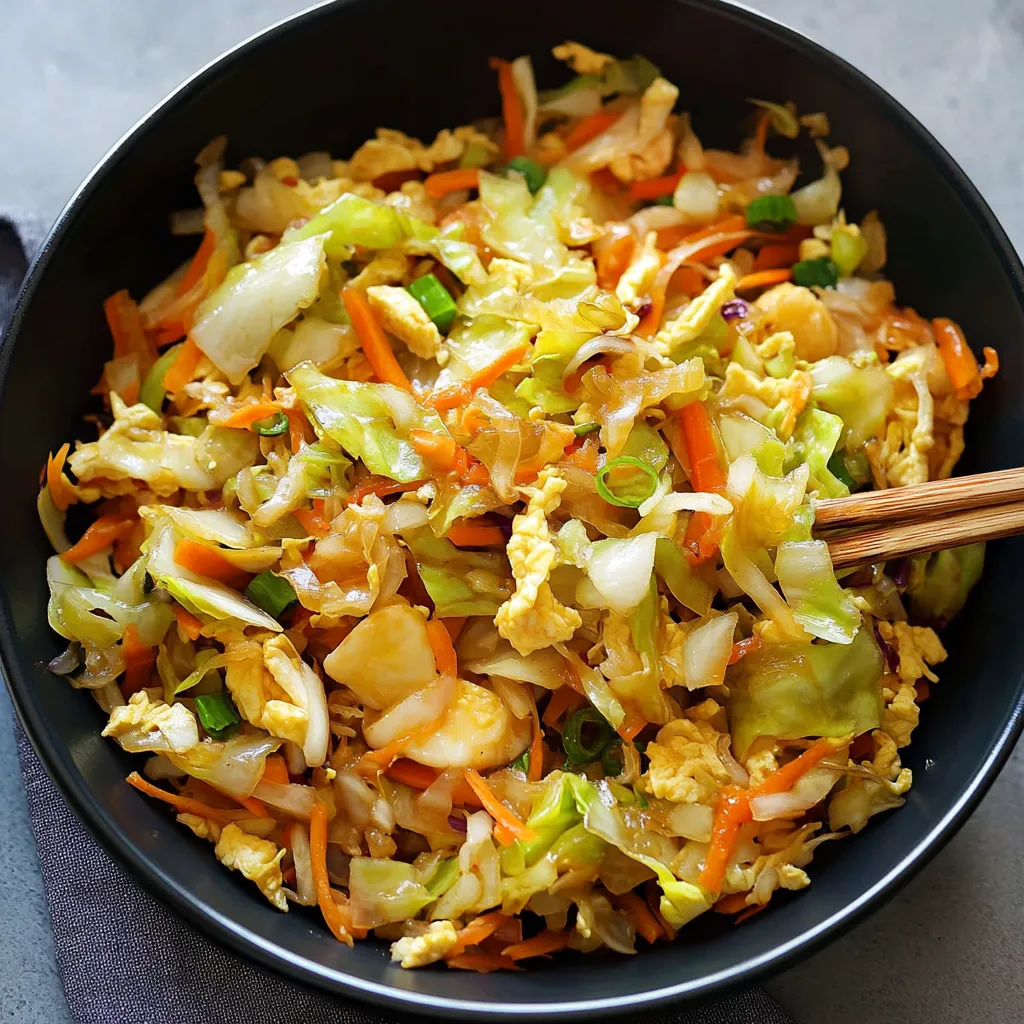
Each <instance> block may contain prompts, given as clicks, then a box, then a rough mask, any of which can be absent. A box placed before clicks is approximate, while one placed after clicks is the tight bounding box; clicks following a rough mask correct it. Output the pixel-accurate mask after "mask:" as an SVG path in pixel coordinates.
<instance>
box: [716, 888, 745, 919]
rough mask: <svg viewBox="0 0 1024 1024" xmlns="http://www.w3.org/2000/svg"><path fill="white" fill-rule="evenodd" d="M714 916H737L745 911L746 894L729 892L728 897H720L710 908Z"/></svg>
mask: <svg viewBox="0 0 1024 1024" xmlns="http://www.w3.org/2000/svg"><path fill="white" fill-rule="evenodd" d="M711 909H712V910H713V911H714V912H715V913H716V914H739V913H742V912H743V911H744V910H746V909H747V894H746V893H745V892H731V893H729V895H728V896H722V897H720V898H719V899H717V900H716V901H715V904H714V906H713V907H712V908H711Z"/></svg>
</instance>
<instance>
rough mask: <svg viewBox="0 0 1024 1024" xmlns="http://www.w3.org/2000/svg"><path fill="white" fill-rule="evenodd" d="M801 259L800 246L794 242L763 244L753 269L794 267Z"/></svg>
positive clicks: (755, 258)
mask: <svg viewBox="0 0 1024 1024" xmlns="http://www.w3.org/2000/svg"><path fill="white" fill-rule="evenodd" d="M798 259H800V246H799V245H795V244H794V243H792V242H783V243H781V244H772V243H770V244H768V245H762V246H761V248H760V250H758V253H757V255H756V256H755V257H754V266H753V268H752V269H753V270H774V269H775V268H777V267H792V266H793V264H794V263H796V262H797V260H798Z"/></svg>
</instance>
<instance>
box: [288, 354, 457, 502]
mask: <svg viewBox="0 0 1024 1024" xmlns="http://www.w3.org/2000/svg"><path fill="white" fill-rule="evenodd" d="M285 376H286V377H287V378H288V382H289V383H290V384H291V385H292V387H294V388H295V394H296V395H297V396H298V398H299V401H300V402H302V407H303V409H304V410H305V412H306V415H307V416H308V417H309V419H310V422H311V423H312V424H313V427H314V429H315V430H316V432H317V435H318V436H320V437H323V436H324V435H325V434H326V435H327V436H328V437H330V438H331V439H332V440H334V441H336V442H337V443H338V444H340V445H341V447H342V448H344V449H345V451H347V452H348V453H349V454H350V455H352V456H353V457H354V458H357V459H362V461H363V463H364V464H365V466H366V468H367V469H369V470H370V472H371V473H376V474H378V475H379V476H386V477H390V478H391V479H392V480H398V481H399V482H400V483H411V482H412V481H413V480H420V479H423V478H425V477H427V476H430V475H431V473H430V471H429V470H428V469H427V466H426V465H425V464H424V462H423V459H422V457H421V456H420V455H419V454H418V453H417V452H416V450H415V448H413V446H412V445H411V444H410V443H409V439H408V438H409V431H410V430H412V429H413V428H414V427H418V428H419V429H421V430H428V431H430V433H432V434H441V435H445V436H447V433H448V431H447V430H446V429H445V426H444V424H443V423H442V422H441V418H440V416H438V415H437V413H436V412H434V411H433V409H427V408H424V407H423V406H421V405H419V404H418V403H417V402H416V400H415V399H414V398H413V397H412V396H411V395H409V394H407V393H406V392H405V391H402V390H401V388H396V387H394V386H393V385H391V384H364V383H361V382H359V381H352V380H337V379H336V378H334V377H327V376H325V375H324V374H322V373H320V371H319V370H317V369H316V368H315V367H313V365H312V364H310V363H301V364H300V365H298V366H296V367H295V368H294V369H292V370H289V371H288V373H287V374H286V375H285Z"/></svg>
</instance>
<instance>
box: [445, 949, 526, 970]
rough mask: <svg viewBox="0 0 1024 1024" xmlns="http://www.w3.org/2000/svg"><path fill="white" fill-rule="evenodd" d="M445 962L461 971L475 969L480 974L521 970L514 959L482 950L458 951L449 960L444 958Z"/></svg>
mask: <svg viewBox="0 0 1024 1024" xmlns="http://www.w3.org/2000/svg"><path fill="white" fill-rule="evenodd" d="M445 963H446V964H447V965H448V966H449V967H455V968H458V969H459V970H462V971H477V972H479V973H480V974H490V973H491V972H492V971H521V970H522V968H521V967H520V966H519V965H518V964H517V963H516V962H515V961H514V960H508V959H506V958H505V957H503V956H502V955H501V954H500V953H487V952H485V951H484V950H478V951H476V952H473V953H460V954H459V955H458V956H454V957H452V958H451V959H450V960H445Z"/></svg>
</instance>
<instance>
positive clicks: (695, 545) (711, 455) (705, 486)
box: [677, 402, 725, 563]
mask: <svg viewBox="0 0 1024 1024" xmlns="http://www.w3.org/2000/svg"><path fill="white" fill-rule="evenodd" d="M677 415H678V418H679V423H680V425H681V427H682V435H683V443H684V445H685V448H686V455H687V461H688V462H689V464H690V480H691V482H692V483H693V487H694V490H697V491H716V492H717V491H721V490H722V489H723V488H724V487H725V474H724V473H723V472H722V467H721V465H720V464H719V461H718V447H717V446H716V444H715V433H714V428H713V427H712V425H711V417H710V415H709V414H708V411H707V408H706V406H705V405H704V403H703V402H691V403H690V404H689V405H684V406H683V408H682V409H680V410H679V412H678V414H677ZM710 526H711V517H710V516H709V515H708V514H707V513H706V512H694V513H693V515H691V516H690V521H689V522H688V523H687V524H686V535H685V538H684V541H683V543H684V546H685V547H686V548H687V551H688V557H689V558H690V561H691V562H695V563H696V562H702V561H704V560H705V559H707V558H710V557H711V555H712V554H714V551H715V545H714V544H713V543H711V538H710V537H708V536H707V535H708V530H709V528H710Z"/></svg>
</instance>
